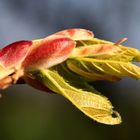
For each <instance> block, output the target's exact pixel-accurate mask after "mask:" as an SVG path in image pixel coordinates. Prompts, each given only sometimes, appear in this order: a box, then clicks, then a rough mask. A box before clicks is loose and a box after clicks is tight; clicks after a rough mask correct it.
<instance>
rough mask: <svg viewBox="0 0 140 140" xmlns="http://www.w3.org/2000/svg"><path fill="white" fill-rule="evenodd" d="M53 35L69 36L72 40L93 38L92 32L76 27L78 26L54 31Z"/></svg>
mask: <svg viewBox="0 0 140 140" xmlns="http://www.w3.org/2000/svg"><path fill="white" fill-rule="evenodd" d="M54 35H61V36H65V37H69V38H71V39H73V40H88V39H93V37H94V34H93V33H92V32H91V31H89V30H85V29H78V28H73V29H68V30H64V31H60V32H57V33H55V34H54Z"/></svg>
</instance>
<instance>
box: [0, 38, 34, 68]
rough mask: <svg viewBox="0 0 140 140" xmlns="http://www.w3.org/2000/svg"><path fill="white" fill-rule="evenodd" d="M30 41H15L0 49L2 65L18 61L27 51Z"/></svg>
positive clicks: (15, 63)
mask: <svg viewBox="0 0 140 140" xmlns="http://www.w3.org/2000/svg"><path fill="white" fill-rule="evenodd" d="M31 45H32V42H31V41H17V42H14V43H12V44H10V45H8V46H6V47H4V48H2V49H1V50H0V63H1V64H2V65H3V66H4V67H11V66H13V65H17V63H20V62H21V61H22V60H23V59H24V58H25V56H26V55H27V53H28V51H29V47H30V46H31Z"/></svg>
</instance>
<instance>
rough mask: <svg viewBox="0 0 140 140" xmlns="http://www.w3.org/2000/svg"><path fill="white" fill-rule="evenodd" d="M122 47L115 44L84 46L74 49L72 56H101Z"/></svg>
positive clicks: (112, 52)
mask: <svg viewBox="0 0 140 140" xmlns="http://www.w3.org/2000/svg"><path fill="white" fill-rule="evenodd" d="M119 50H120V48H119V47H117V46H116V45H113V44H94V45H87V46H82V47H77V48H75V49H74V51H73V54H72V56H75V57H76V56H77V57H78V56H93V57H94V56H100V55H104V57H105V56H106V55H105V54H108V55H109V56H110V55H111V54H112V55H113V54H114V53H115V52H117V51H119Z"/></svg>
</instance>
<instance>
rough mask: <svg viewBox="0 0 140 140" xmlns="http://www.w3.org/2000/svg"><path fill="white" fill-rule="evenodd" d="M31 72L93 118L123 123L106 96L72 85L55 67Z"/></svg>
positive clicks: (107, 122) (106, 122)
mask: <svg viewBox="0 0 140 140" xmlns="http://www.w3.org/2000/svg"><path fill="white" fill-rule="evenodd" d="M30 73H31V74H32V75H33V77H35V78H36V79H38V80H39V81H40V82H41V83H42V84H43V85H45V86H47V87H48V88H49V89H51V90H52V91H54V92H56V93H58V94H61V95H63V96H64V97H65V98H67V99H68V100H70V101H71V102H72V103H73V104H74V105H75V106H76V107H77V108H78V109H79V110H81V111H82V112H83V113H84V114H85V115H87V116H89V117H90V118H92V119H93V120H96V121H97V122H100V123H104V124H109V125H114V124H119V123H121V117H120V115H119V114H118V113H117V112H116V111H113V109H112V108H113V107H112V105H111V103H110V102H109V101H108V99H107V98H106V97H104V96H101V95H99V94H95V93H92V92H89V91H83V90H82V89H77V88H76V87H74V86H71V85H70V84H69V81H66V80H65V79H64V78H63V77H62V76H61V75H60V74H59V73H58V72H57V71H56V70H55V69H54V70H53V69H41V70H38V71H32V72H30ZM114 114H115V116H113V115H114Z"/></svg>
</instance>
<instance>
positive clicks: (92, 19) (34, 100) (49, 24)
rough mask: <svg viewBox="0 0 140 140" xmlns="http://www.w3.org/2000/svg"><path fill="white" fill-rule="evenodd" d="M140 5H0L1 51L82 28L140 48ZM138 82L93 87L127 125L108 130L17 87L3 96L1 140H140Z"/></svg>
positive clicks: (58, 0) (15, 0)
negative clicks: (2, 48)
mask: <svg viewBox="0 0 140 140" xmlns="http://www.w3.org/2000/svg"><path fill="white" fill-rule="evenodd" d="M139 13H140V1H138V0H133V1H132V0H117V1H115V0H106V1H105V0H85V1H82V0H39V1H35V0H29V1H27V0H0V46H1V47H3V46H5V45H6V44H9V43H11V42H14V41H16V40H21V39H36V38H42V37H45V36H47V35H49V34H51V33H54V32H56V31H59V30H63V29H66V28H72V27H80V28H86V29H89V30H92V31H93V32H94V33H95V36H96V37H98V38H102V39H107V40H110V41H116V40H118V39H120V38H121V37H128V38H129V40H128V41H127V42H126V45H130V46H132V47H135V48H139V49H140V46H139V37H140V26H139V25H140V14H139ZM139 85H140V82H139V81H136V80H133V79H130V78H125V79H123V80H122V81H120V82H115V83H111V82H105V81H102V82H95V83H93V86H95V87H96V89H98V90H99V91H101V92H102V93H103V94H104V95H105V96H107V97H108V98H109V99H110V100H111V102H112V103H113V105H114V106H115V109H116V110H117V111H119V112H120V114H121V116H122V119H123V123H122V124H121V125H116V126H107V125H103V124H99V123H96V122H94V121H92V120H91V119H89V118H88V117H86V116H85V115H84V114H82V113H81V112H80V111H79V110H78V109H76V108H75V107H74V106H73V105H71V103H70V102H68V101H67V100H66V99H65V98H63V97H61V96H59V95H56V94H48V93H45V92H41V91H37V90H35V89H33V88H32V87H29V86H27V85H15V86H12V87H10V88H9V89H6V90H4V91H0V93H2V95H3V97H2V98H1V99H0V140H56V139H57V140H77V139H78V140H85V139H86V140H102V139H103V140H132V139H140V136H139V128H140V86H139Z"/></svg>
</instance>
